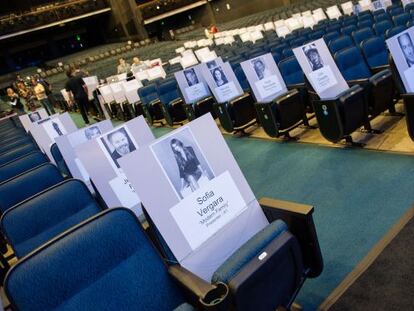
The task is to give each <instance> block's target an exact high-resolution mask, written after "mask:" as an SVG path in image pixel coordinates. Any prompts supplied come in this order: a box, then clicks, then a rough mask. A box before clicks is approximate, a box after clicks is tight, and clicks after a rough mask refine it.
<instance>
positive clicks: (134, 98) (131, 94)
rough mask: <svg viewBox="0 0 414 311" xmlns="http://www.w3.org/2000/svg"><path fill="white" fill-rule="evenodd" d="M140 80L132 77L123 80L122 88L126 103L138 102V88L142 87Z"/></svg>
mask: <svg viewBox="0 0 414 311" xmlns="http://www.w3.org/2000/svg"><path fill="white" fill-rule="evenodd" d="M142 86H143V85H142V83H141V81H139V80H137V79H132V80H130V81H123V82H122V88H123V89H124V93H125V97H126V99H127V100H128V103H130V104H134V103H136V102H139V100H140V99H139V95H138V90H139V89H140V88H141V87H142Z"/></svg>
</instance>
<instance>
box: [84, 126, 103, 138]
mask: <svg viewBox="0 0 414 311" xmlns="http://www.w3.org/2000/svg"><path fill="white" fill-rule="evenodd" d="M84 133H85V137H86V139H87V140H91V139H94V138H96V137H98V136H100V135H101V134H102V133H101V130H100V129H99V127H97V126H91V127H88V128H87V129H85V131H84Z"/></svg>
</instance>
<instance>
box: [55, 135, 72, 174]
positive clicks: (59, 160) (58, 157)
mask: <svg viewBox="0 0 414 311" xmlns="http://www.w3.org/2000/svg"><path fill="white" fill-rule="evenodd" d="M50 154H51V155H52V157H53V160H54V161H55V163H56V166H57V167H58V169H59V170H60V172H61V173H62V175H63V176H65V177H67V178H72V174H71V173H70V170H69V168H68V166H67V164H66V161H65V159H64V158H63V156H62V153H61V152H60V150H59V147H58V146H57V144H56V143H53V144H52V145H51V146H50Z"/></svg>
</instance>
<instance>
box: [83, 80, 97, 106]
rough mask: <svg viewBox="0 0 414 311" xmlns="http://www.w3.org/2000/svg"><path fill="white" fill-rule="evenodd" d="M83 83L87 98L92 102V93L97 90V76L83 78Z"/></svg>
mask: <svg viewBox="0 0 414 311" xmlns="http://www.w3.org/2000/svg"><path fill="white" fill-rule="evenodd" d="M83 81H84V82H85V84H86V87H87V88H88V98H89V100H93V92H94V91H95V90H96V89H97V87H98V85H99V81H98V77H97V76H90V77H85V78H83Z"/></svg>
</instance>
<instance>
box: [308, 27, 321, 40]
mask: <svg viewBox="0 0 414 311" xmlns="http://www.w3.org/2000/svg"><path fill="white" fill-rule="evenodd" d="M324 35H325V31H323V30H322V29H321V30H316V31H313V32H312V33H310V34H309V35H308V37H309V40H311V41H314V40H317V39H320V38H322V37H323V36H324Z"/></svg>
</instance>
